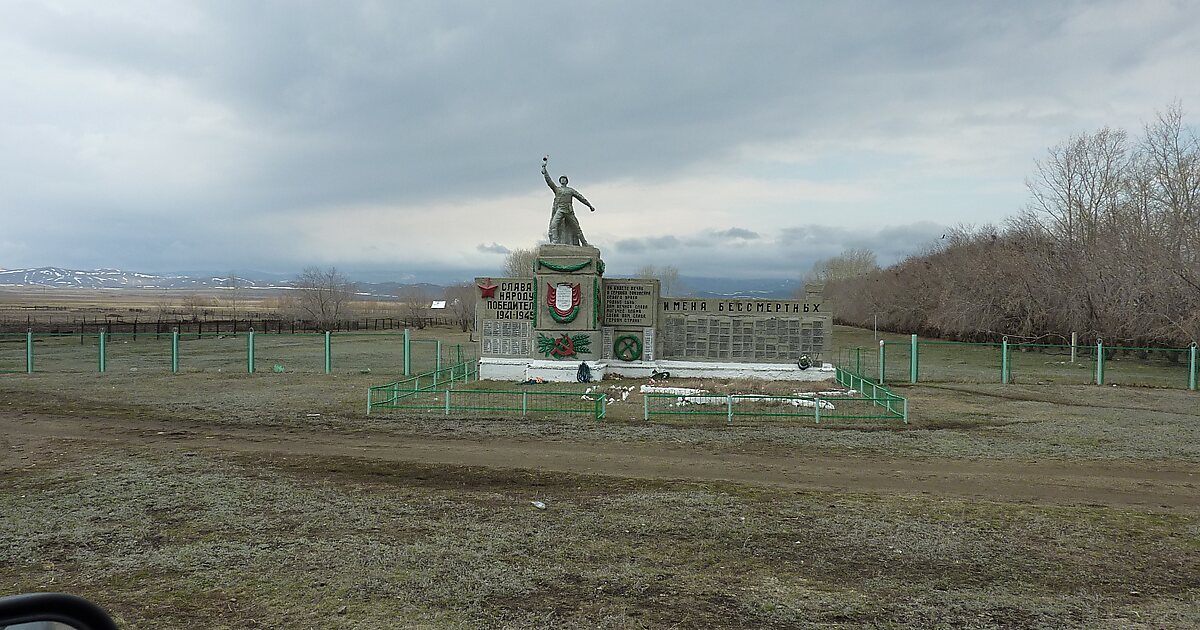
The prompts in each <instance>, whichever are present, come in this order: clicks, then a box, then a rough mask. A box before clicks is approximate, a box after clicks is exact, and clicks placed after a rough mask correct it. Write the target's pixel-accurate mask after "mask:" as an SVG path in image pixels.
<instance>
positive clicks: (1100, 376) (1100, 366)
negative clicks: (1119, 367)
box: [1096, 339, 1104, 385]
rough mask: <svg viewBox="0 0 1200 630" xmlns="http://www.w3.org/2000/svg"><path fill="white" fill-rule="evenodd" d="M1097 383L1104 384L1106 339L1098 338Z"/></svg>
mask: <svg viewBox="0 0 1200 630" xmlns="http://www.w3.org/2000/svg"><path fill="white" fill-rule="evenodd" d="M1096 384H1097V385H1103V384H1104V340H1102V339H1097V340H1096Z"/></svg>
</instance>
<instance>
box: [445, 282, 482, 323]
mask: <svg viewBox="0 0 1200 630" xmlns="http://www.w3.org/2000/svg"><path fill="white" fill-rule="evenodd" d="M478 301H479V290H478V289H476V288H475V285H473V284H471V283H469V282H468V283H463V284H456V285H454V286H452V287H447V288H446V306H447V308H449V309H450V313H451V314H452V315H453V316H454V319H455V321H457V322H458V325H459V326H461V327H462V330H463V332H467V331H469V330H471V328H472V327H474V325H475V304H476V303H477V302H478Z"/></svg>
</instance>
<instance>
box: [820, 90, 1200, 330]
mask: <svg viewBox="0 0 1200 630" xmlns="http://www.w3.org/2000/svg"><path fill="white" fill-rule="evenodd" d="M1026 186H1027V188H1028V189H1029V201H1028V203H1027V204H1026V205H1025V207H1024V208H1023V209H1022V210H1021V211H1020V212H1019V213H1018V214H1016V215H1015V216H1013V217H1011V218H1009V219H1008V220H1007V221H1005V222H1004V223H1003V224H1002V225H998V226H997V225H984V226H959V227H957V228H954V229H952V230H950V231H949V232H948V233H947V234H946V235H945V236H943V238H942V239H941V240H939V241H938V242H937V244H935V245H933V246H931V247H929V248H928V249H927V250H926V251H923V252H921V253H919V254H916V255H913V256H910V257H909V258H907V259H905V260H903V261H901V262H899V263H897V264H894V265H891V266H889V267H887V268H880V267H879V266H878V265H877V264H876V263H875V257H874V254H873V253H871V252H869V251H864V250H851V251H848V252H844V253H843V254H842V255H841V256H838V257H835V258H833V259H830V260H826V261H822V262H820V263H818V264H817V265H816V266H815V267H814V268H813V270H812V271H811V272H810V273H809V275H808V277H806V280H807V281H810V282H812V281H815V282H823V283H824V284H825V285H826V286H825V294H826V296H827V297H828V298H829V299H831V300H832V301H833V304H834V305H835V311H834V312H835V314H836V317H837V319H838V320H839V321H840V322H842V323H846V324H851V325H855V326H863V327H871V326H872V325H873V324H874V323H875V322H876V321H877V322H878V326H879V328H880V329H881V330H888V331H893V332H902V333H917V334H920V335H922V336H933V337H940V338H945V339H954V340H962V341H983V340H989V341H994V340H997V339H999V338H1000V337H1001V336H1004V335H1007V336H1009V337H1010V338H1015V340H1020V341H1026V342H1040V343H1065V342H1069V340H1070V336H1071V333H1072V332H1075V333H1078V334H1079V338H1080V342H1081V343H1083V342H1088V343H1094V342H1095V340H1096V339H1099V338H1102V339H1103V340H1104V342H1105V343H1106V344H1107V345H1124V346H1135V347H1183V346H1187V345H1190V344H1191V343H1193V342H1195V341H1197V340H1198V339H1200V140H1198V139H1197V133H1196V130H1195V128H1193V127H1191V126H1189V125H1187V124H1185V122H1184V116H1183V110H1182V107H1181V106H1180V105H1179V104H1178V103H1176V104H1173V105H1172V106H1170V107H1168V108H1167V109H1166V110H1165V111H1162V112H1158V113H1157V114H1156V115H1155V117H1154V119H1153V120H1152V121H1151V122H1149V123H1147V124H1145V125H1144V126H1143V129H1142V132H1141V134H1139V135H1138V136H1137V137H1136V138H1131V137H1130V134H1129V133H1127V132H1126V131H1125V130H1123V129H1114V128H1110V127H1104V128H1101V129H1099V130H1097V131H1094V132H1091V133H1082V134H1078V135H1074V136H1071V137H1069V138H1068V139H1066V140H1065V141H1063V142H1061V143H1059V144H1057V145H1055V146H1053V147H1051V148H1050V149H1049V150H1048V152H1047V155H1046V156H1045V158H1044V159H1042V160H1038V161H1037V162H1036V168H1035V171H1034V173H1033V174H1032V175H1031V176H1030V177H1029V178H1028V179H1027V180H1026ZM876 318H878V319H877V320H876Z"/></svg>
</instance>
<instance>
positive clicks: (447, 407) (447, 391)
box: [446, 389, 450, 416]
mask: <svg viewBox="0 0 1200 630" xmlns="http://www.w3.org/2000/svg"><path fill="white" fill-rule="evenodd" d="M446 415H447V416H448V415H450V390H448V389H447V390H446Z"/></svg>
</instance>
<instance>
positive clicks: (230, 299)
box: [224, 271, 245, 328]
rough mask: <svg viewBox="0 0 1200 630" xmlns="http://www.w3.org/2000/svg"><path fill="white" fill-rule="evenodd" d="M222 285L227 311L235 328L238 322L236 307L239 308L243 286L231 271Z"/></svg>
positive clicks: (240, 280)
mask: <svg viewBox="0 0 1200 630" xmlns="http://www.w3.org/2000/svg"><path fill="white" fill-rule="evenodd" d="M224 284H225V301H226V302H227V303H228V304H229V310H230V313H231V315H232V319H233V321H234V322H235V324H234V326H235V328H236V326H237V324H236V322H237V320H238V307H240V306H241V302H242V295H243V289H244V286H245V285H244V282H243V281H242V279H241V278H239V277H237V274H235V273H234V272H232V271H230V272H229V275H228V276H227V277H226V278H225V283H224Z"/></svg>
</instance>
